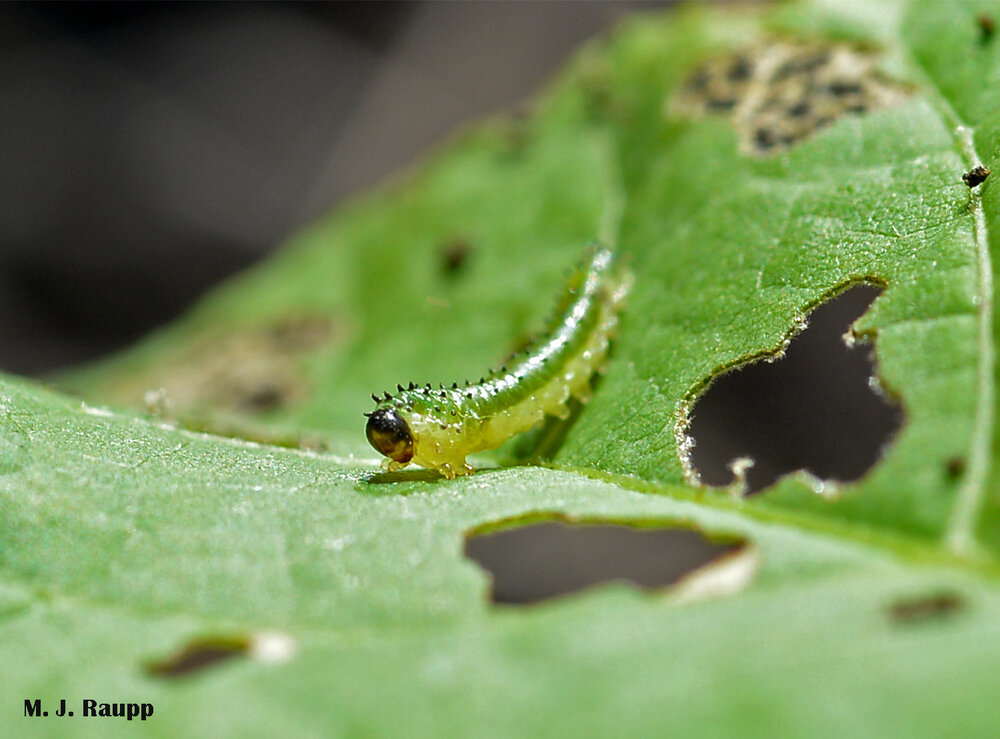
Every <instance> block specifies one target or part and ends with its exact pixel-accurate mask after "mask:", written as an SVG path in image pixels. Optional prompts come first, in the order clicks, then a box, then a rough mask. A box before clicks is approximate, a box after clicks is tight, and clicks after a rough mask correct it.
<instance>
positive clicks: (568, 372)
mask: <svg viewBox="0 0 1000 739" xmlns="http://www.w3.org/2000/svg"><path fill="white" fill-rule="evenodd" d="M631 285H632V275H631V273H630V272H629V271H628V270H625V269H622V268H619V267H616V264H615V258H614V254H613V253H612V252H611V251H610V250H608V249H603V248H597V247H591V248H590V249H589V250H588V252H587V256H586V258H585V259H584V262H583V264H581V265H580V267H579V268H578V269H577V270H575V271H574V272H573V274H572V276H571V277H570V280H569V283H568V285H567V287H566V290H565V293H564V295H563V296H562V298H561V299H560V301H559V303H558V305H557V306H556V310H555V313H554V314H553V320H552V323H551V324H550V325H549V326H548V327H547V330H546V331H545V332H544V333H543V334H542V336H541V337H540V338H539V339H537V340H536V341H535V342H534V343H533V344H532V346H531V348H529V349H528V350H526V351H525V352H522V353H521V354H519V355H517V356H516V357H515V358H514V360H513V361H512V362H511V363H510V364H509V365H508V366H506V367H501V368H500V370H498V371H493V372H491V373H490V374H489V376H488V377H484V378H481V379H480V381H479V382H478V383H475V384H471V385H470V384H469V383H466V384H465V386H464V387H460V386H459V385H458V384H457V383H455V384H453V385H452V386H451V387H450V388H446V387H445V386H444V385H441V386H440V387H439V388H438V389H434V388H432V387H431V386H430V385H427V386H425V387H417V386H415V385H414V384H413V383H410V385H409V387H407V388H404V387H403V386H402V385H397V386H396V387H397V389H398V394H397V395H395V396H393V395H391V394H389V393H385V394H384V397H381V398H380V397H379V396H377V395H372V398H373V399H374V400H375V402H376V404H377V406H376V408H375V410H374V411H373V412H371V413H366V414H365V415H366V416H368V425H367V427H366V429H365V432H366V434H367V436H368V441H369V442H370V443H371V445H372V446H373V447H374V448H375V449H376V451H378V452H379V453H380V454H383V455H385V457H386V459H384V460H382V467H383V469H385V470H388V471H395V470H399V469H402V468H403V467H405V466H406V465H408V464H411V463H413V464H418V465H420V466H421V467H427V468H430V469H433V470H437V471H438V472H439V473H441V474H442V475H444V476H445V477H447V478H449V479H452V478H454V477H455V476H456V475H465V474H469V473H471V472H473V471H474V470H473V468H472V467H471V466H470V465H469V464H468V463H467V462H466V461H465V458H466V456H467V455H469V454H472V453H473V452H478V451H482V450H483V449H494V448H495V447H498V446H500V444H502V443H503V442H505V441H506V440H507V439H509V438H510V437H512V436H514V435H515V434H520V433H522V432H524V431H527V430H528V429H530V428H531V427H532V426H534V425H535V424H537V423H538V422H539V421H541V420H542V418H543V417H544V416H545V415H546V414H548V415H552V416H558V417H559V418H566V417H567V416H568V415H569V409H568V407H567V401H568V400H569V398H570V396H571V395H572V396H574V397H576V398H578V399H580V400H581V401H583V402H586V401H587V400H589V398H590V378H591V376H592V375H593V374H594V373H595V372H598V371H600V370H601V368H602V367H603V365H604V362H605V360H606V358H607V353H608V342H609V340H610V339H611V336H612V333H613V331H614V329H615V326H616V324H617V321H618V318H617V314H618V310H619V309H620V307H621V304H622V302H623V300H624V298H625V295H626V294H627V293H628V290H629V288H630V287H631Z"/></svg>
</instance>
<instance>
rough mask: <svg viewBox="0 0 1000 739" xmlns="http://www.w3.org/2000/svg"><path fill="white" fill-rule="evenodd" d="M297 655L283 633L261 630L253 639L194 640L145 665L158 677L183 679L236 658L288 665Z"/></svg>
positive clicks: (217, 638) (203, 638) (213, 637)
mask: <svg viewBox="0 0 1000 739" xmlns="http://www.w3.org/2000/svg"><path fill="white" fill-rule="evenodd" d="M294 653H295V641H294V640H293V639H292V638H291V637H290V636H288V635H287V634H283V633H281V632H276V631H275V632H271V631H261V632H258V633H256V634H252V635H250V636H208V637H199V638H197V639H192V640H191V641H189V642H188V643H187V644H185V645H184V646H183V647H181V648H180V649H179V650H178V651H177V652H176V653H174V654H172V655H170V656H168V657H165V658H164V659H160V660H154V661H152V662H148V663H147V664H146V672H148V673H149V674H150V675H156V676H159V677H184V676H186V675H191V674H194V673H197V672H201V671H202V670H204V669H205V668H207V667H211V666H212V665H218V664H221V663H222V662H226V661H228V660H231V659H233V658H236V657H252V658H253V659H256V660H257V661H258V662H263V663H265V664H276V663H280V662H287V661H288V660H289V659H291V658H292V656H293V655H294Z"/></svg>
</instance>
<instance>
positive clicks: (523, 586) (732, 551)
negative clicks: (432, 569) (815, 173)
mask: <svg viewBox="0 0 1000 739" xmlns="http://www.w3.org/2000/svg"><path fill="white" fill-rule="evenodd" d="M465 555H466V556H467V557H468V558H470V559H471V560H473V561H474V562H476V564H478V565H479V566H480V567H482V568H483V569H484V570H486V571H487V572H488V573H489V574H490V576H491V579H492V588H491V593H490V599H491V600H492V602H493V603H498V604H508V605H527V604H531V603H538V602H541V601H546V600H549V599H551V598H556V597H560V596H566V595H569V594H571V593H576V592H579V591H581V590H585V589H589V588H593V587H595V586H598V585H600V584H602V583H608V582H621V583H626V584H629V585H633V586H635V587H638V588H640V589H643V590H661V589H664V588H668V587H670V586H674V587H673V590H674V591H675V592H676V594H677V596H678V598H679V599H681V600H691V599H696V598H701V597H707V596H713V595H719V594H722V593H726V592H733V591H736V590H740V589H742V588H743V587H744V586H745V585H746V584H747V582H749V580H750V579H751V578H752V576H753V574H754V573H755V572H756V566H757V554H756V550H755V549H754V548H753V547H752V546H750V545H749V544H748V543H747V542H746V541H744V540H737V539H729V540H726V541H713V540H710V539H709V538H708V537H706V536H705V535H703V534H701V533H700V532H698V531H695V530H692V529H688V528H677V527H676V525H672V524H667V523H662V522H649V521H635V522H620V521H614V522H612V521H607V520H587V521H571V520H569V519H567V518H566V517H564V516H561V515H558V514H553V515H547V514H534V515H532V516H530V517H527V518H522V519H514V520H507V521H501V522H496V523H493V524H490V525H489V526H486V527H480V528H479V529H477V530H476V531H472V532H469V534H467V536H466V539H465Z"/></svg>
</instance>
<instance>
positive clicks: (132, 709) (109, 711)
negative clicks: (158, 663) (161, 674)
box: [24, 698, 153, 721]
mask: <svg viewBox="0 0 1000 739" xmlns="http://www.w3.org/2000/svg"><path fill="white" fill-rule="evenodd" d="M24 715H25V716H26V717H29V718H44V717H46V716H48V715H49V712H48V711H47V710H45V709H44V708H43V707H42V700H41V698H35V699H31V698H25V700H24ZM51 715H52V716H55V717H57V718H62V717H72V716H75V715H77V714H76V713H75V712H74V711H73V710H71V709H70V708H69V707H68V705H67V703H66V699H65V698H61V699H60V700H59V707H58V708H57V709H56V710H55V711H53V712H52V714H51ZM79 715H81V716H83V717H85V718H124V719H128V720H129V721H131V720H132V719H135V718H137V719H140V720H141V721H145V720H146V719H147V718H149V717H150V716H152V715H153V704H152V703H102V702H101V701H98V700H95V699H93V698H84V699H83V704H82V706H81V711H80V714H79Z"/></svg>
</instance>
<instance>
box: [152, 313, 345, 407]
mask: <svg viewBox="0 0 1000 739" xmlns="http://www.w3.org/2000/svg"><path fill="white" fill-rule="evenodd" d="M337 333H338V332H337V331H336V330H335V325H334V322H333V321H332V320H331V319H330V318H328V317H325V316H295V317H291V318H286V319H283V320H281V321H278V322H276V323H274V324H272V325H270V326H264V327H260V328H254V329H249V330H246V331H242V332H238V333H232V334H228V335H225V336H211V337H204V338H202V339H201V340H199V341H197V342H196V343H195V344H194V345H193V346H191V347H190V348H189V349H187V350H186V351H185V352H184V354H183V355H182V356H181V357H179V358H178V359H177V360H176V361H174V362H172V363H170V364H168V365H167V366H166V367H164V368H163V369H162V370H161V371H159V372H157V373H156V374H154V375H153V376H152V377H149V378H146V382H147V387H148V388H149V390H148V391H147V392H146V394H145V402H146V406H147V409H148V410H149V411H150V412H153V413H157V414H160V415H166V416H173V415H180V416H183V415H186V414H189V413H190V412H192V411H200V410H202V409H211V410H222V411H228V412H233V413H237V414H258V413H268V412H272V411H276V410H279V409H282V408H286V407H288V406H291V405H293V404H295V403H298V402H301V401H302V400H304V399H305V398H306V397H307V395H308V392H307V391H308V388H307V386H306V383H305V381H304V379H303V377H302V375H301V372H300V370H299V363H300V361H301V360H302V358H303V357H305V356H306V355H307V354H308V353H310V352H313V351H315V350H317V349H319V348H321V347H322V346H324V345H326V344H328V343H329V342H330V341H331V340H332V339H333V338H334V336H335V335H336V334H337Z"/></svg>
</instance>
